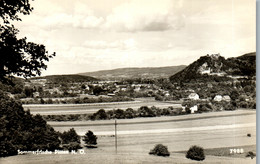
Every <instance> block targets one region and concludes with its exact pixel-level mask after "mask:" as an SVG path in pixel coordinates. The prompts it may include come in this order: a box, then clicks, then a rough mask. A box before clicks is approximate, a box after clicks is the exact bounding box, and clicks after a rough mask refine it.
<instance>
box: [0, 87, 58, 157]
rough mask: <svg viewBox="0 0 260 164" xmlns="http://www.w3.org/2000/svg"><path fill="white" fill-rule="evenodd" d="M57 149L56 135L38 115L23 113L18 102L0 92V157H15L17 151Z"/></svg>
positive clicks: (28, 112)
mask: <svg viewBox="0 0 260 164" xmlns="http://www.w3.org/2000/svg"><path fill="white" fill-rule="evenodd" d="M59 148H60V140H59V135H58V133H57V132H56V131H54V129H53V128H52V127H51V126H49V125H48V124H47V123H46V121H45V120H44V119H43V118H42V117H41V116H40V115H36V116H33V115H31V114H30V111H24V109H23V107H22V104H21V103H20V102H18V101H15V100H14V99H11V98H9V97H8V96H7V95H6V94H5V93H3V92H0V157H4V156H10V155H16V154H17V151H18V150H21V151H35V150H37V149H39V150H49V151H53V150H55V149H59Z"/></svg>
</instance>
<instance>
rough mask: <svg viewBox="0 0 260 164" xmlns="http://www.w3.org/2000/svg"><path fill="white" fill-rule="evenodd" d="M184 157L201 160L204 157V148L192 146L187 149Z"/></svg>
mask: <svg viewBox="0 0 260 164" xmlns="http://www.w3.org/2000/svg"><path fill="white" fill-rule="evenodd" d="M186 158H189V159H192V160H196V161H203V160H204V159H205V155H204V149H203V148H202V147H199V146H192V147H190V149H189V150H188V152H187V154H186Z"/></svg>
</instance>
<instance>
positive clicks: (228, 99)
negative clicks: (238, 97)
mask: <svg viewBox="0 0 260 164" xmlns="http://www.w3.org/2000/svg"><path fill="white" fill-rule="evenodd" d="M223 100H224V101H227V102H230V101H231V98H230V96H228V95H225V96H223Z"/></svg>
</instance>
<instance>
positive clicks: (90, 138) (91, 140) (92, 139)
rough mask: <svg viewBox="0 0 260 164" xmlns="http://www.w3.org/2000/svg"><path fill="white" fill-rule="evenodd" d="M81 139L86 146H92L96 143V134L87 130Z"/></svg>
mask: <svg viewBox="0 0 260 164" xmlns="http://www.w3.org/2000/svg"><path fill="white" fill-rule="evenodd" d="M83 141H84V142H85V144H87V147H90V148H94V147H96V146H94V145H97V136H96V135H94V133H93V132H92V131H90V130H89V131H88V132H87V133H86V134H85V135H84V138H83Z"/></svg>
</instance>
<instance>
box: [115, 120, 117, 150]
mask: <svg viewBox="0 0 260 164" xmlns="http://www.w3.org/2000/svg"><path fill="white" fill-rule="evenodd" d="M116 126H117V123H116V119H115V147H116V154H117V129H116Z"/></svg>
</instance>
